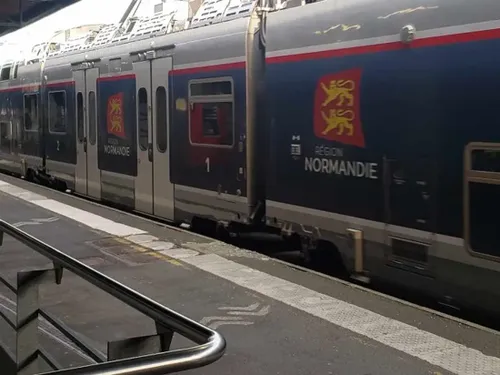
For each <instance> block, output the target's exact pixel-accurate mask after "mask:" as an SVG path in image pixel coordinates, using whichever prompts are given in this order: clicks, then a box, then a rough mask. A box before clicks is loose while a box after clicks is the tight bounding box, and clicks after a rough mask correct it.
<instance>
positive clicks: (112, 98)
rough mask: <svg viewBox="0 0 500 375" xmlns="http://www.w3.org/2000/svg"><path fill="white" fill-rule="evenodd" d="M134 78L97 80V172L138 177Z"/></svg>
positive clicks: (123, 77) (121, 77) (122, 77)
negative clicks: (99, 170) (100, 170)
mask: <svg viewBox="0 0 500 375" xmlns="http://www.w3.org/2000/svg"><path fill="white" fill-rule="evenodd" d="M135 92H136V86H135V76H134V75H127V76H118V77H111V78H104V79H99V80H98V102H99V140H98V146H99V169H102V170H105V171H110V172H116V173H121V174H126V175H130V176H137V146H136V145H137V140H136V139H137V136H136V132H137V129H136V118H137V115H136V95H135Z"/></svg>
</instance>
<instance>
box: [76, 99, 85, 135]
mask: <svg viewBox="0 0 500 375" xmlns="http://www.w3.org/2000/svg"><path fill="white" fill-rule="evenodd" d="M83 120H84V116H83V94H82V93H81V92H79V93H78V94H76V127H77V133H78V141H79V142H80V143H82V142H83V140H84V137H85V129H84V128H83V127H84V126H85V125H84V122H83Z"/></svg>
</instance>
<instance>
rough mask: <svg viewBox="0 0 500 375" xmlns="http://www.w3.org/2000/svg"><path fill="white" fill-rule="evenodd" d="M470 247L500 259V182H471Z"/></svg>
mask: <svg viewBox="0 0 500 375" xmlns="http://www.w3.org/2000/svg"><path fill="white" fill-rule="evenodd" d="M468 184H469V246H470V247H471V249H472V250H473V251H475V252H477V253H481V254H484V255H490V256H494V257H497V258H498V257H500V237H499V236H498V234H497V231H498V228H499V227H500V216H499V215H498V214H497V213H496V212H495V211H496V207H499V205H500V181H497V183H481V182H469V183H468Z"/></svg>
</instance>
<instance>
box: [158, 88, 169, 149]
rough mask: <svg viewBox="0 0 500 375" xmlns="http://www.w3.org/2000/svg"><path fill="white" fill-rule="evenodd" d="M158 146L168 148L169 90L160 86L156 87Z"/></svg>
mask: <svg viewBox="0 0 500 375" xmlns="http://www.w3.org/2000/svg"><path fill="white" fill-rule="evenodd" d="M156 147H158V151H160V152H165V151H166V150H167V91H166V90H165V87H163V86H160V87H158V88H157V89H156Z"/></svg>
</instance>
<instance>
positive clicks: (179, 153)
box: [170, 19, 248, 221]
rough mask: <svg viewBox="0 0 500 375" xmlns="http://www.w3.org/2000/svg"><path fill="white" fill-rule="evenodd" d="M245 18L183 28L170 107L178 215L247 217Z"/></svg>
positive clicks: (179, 217) (227, 217)
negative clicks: (184, 42)
mask: <svg viewBox="0 0 500 375" xmlns="http://www.w3.org/2000/svg"><path fill="white" fill-rule="evenodd" d="M247 23H248V19H238V20H233V21H228V22H224V23H221V24H217V25H211V26H209V27H202V28H198V29H193V30H189V31H187V32H182V33H179V38H181V36H184V38H186V39H188V40H190V42H189V43H187V44H183V43H182V41H180V42H179V43H178V45H176V48H175V54H174V69H173V71H172V72H171V75H170V82H171V86H172V87H173V98H172V103H171V104H172V111H171V123H172V127H171V133H170V134H171V135H170V139H171V140H172V142H171V143H170V145H171V158H172V170H171V176H172V182H173V183H174V184H175V216H176V218H177V219H178V220H179V221H183V220H184V221H190V220H191V218H192V217H193V216H196V217H198V218H200V217H201V218H208V219H213V220H225V221H233V220H234V221H241V220H244V217H245V216H246V214H247V202H246V175H245V169H246V149H245V135H246V130H245V116H246V114H245V107H246V84H245V64H244V62H245V30H246V26H247Z"/></svg>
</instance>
